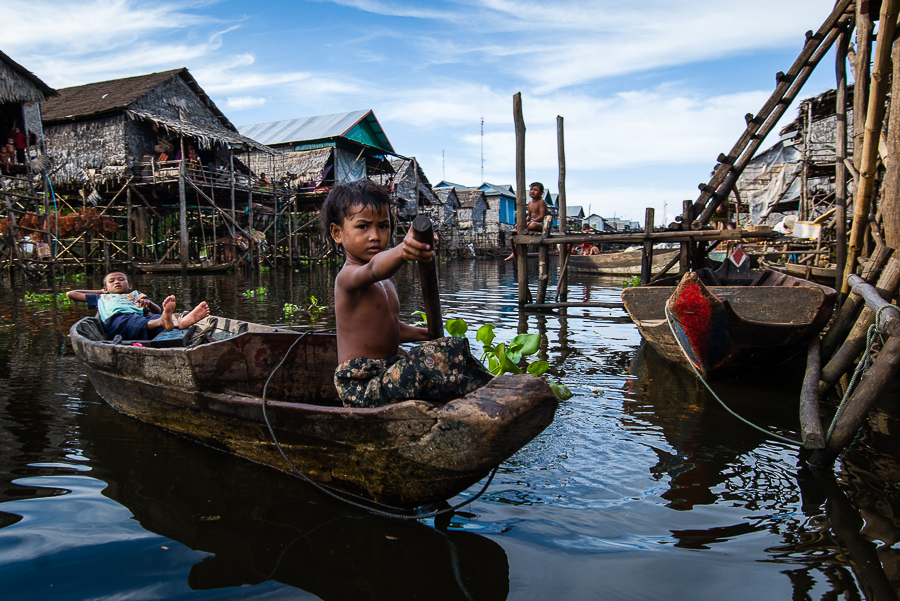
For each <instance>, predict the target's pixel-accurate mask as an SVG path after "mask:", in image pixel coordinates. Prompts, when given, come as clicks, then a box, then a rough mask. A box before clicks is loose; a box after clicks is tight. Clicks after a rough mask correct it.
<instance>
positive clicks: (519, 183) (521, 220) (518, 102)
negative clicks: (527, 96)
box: [513, 92, 530, 307]
mask: <svg viewBox="0 0 900 601" xmlns="http://www.w3.org/2000/svg"><path fill="white" fill-rule="evenodd" d="M513 121H514V122H515V125H516V234H518V235H519V236H521V235H523V234H525V221H526V216H525V214H526V213H525V118H524V117H523V116H522V92H516V93H515V94H514V95H513ZM513 248H514V250H516V268H517V271H518V274H517V275H518V282H519V306H520V307H521V306H522V305H524V304H525V303H527V302H528V301H529V300H530V299H529V298H528V297H529V292H528V246H527V245H525V244H523V245H522V247H521V248H519V249H515V243H513Z"/></svg>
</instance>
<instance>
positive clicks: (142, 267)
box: [132, 261, 237, 273]
mask: <svg viewBox="0 0 900 601" xmlns="http://www.w3.org/2000/svg"><path fill="white" fill-rule="evenodd" d="M132 266H133V267H134V268H135V269H137V270H138V271H142V272H144V273H181V264H180V263H132ZM236 266H237V261H232V262H230V263H212V264H203V263H189V264H188V266H187V271H188V273H225V272H227V271H229V270H231V269H234V268H235V267H236Z"/></svg>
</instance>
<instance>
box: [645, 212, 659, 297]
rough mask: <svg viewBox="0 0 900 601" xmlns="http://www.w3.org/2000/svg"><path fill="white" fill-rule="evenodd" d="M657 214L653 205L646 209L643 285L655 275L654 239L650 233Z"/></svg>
mask: <svg viewBox="0 0 900 601" xmlns="http://www.w3.org/2000/svg"><path fill="white" fill-rule="evenodd" d="M655 214H656V211H654V210H653V209H652V208H651V207H647V209H646V210H645V211H644V236H645V237H644V252H643V254H642V255H641V286H646V285H647V284H649V283H650V277H651V276H652V275H653V240H651V239H650V234H651V233H653V217H654V215H655Z"/></svg>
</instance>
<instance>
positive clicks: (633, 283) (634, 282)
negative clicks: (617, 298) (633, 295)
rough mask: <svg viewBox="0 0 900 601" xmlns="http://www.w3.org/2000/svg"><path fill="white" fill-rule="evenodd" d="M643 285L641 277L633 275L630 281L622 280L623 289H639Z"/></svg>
mask: <svg viewBox="0 0 900 601" xmlns="http://www.w3.org/2000/svg"><path fill="white" fill-rule="evenodd" d="M640 285H641V276H639V275H633V276H631V277H630V278H628V279H625V280H622V288H638V287H640Z"/></svg>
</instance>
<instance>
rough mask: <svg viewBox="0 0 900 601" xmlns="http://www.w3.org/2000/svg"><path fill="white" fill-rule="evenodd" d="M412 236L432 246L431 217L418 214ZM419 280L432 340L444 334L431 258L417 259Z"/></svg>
mask: <svg viewBox="0 0 900 601" xmlns="http://www.w3.org/2000/svg"><path fill="white" fill-rule="evenodd" d="M412 229H413V237H414V238H415V239H416V240H418V241H419V242H424V243H426V244H430V245H431V246H432V248H434V228H433V227H432V225H431V219H429V218H428V217H426V216H425V215H419V216H418V217H416V218H415V219H414V220H413V222H412ZM419 282H420V283H421V285H422V298H423V300H424V301H425V317H426V319H427V321H428V336H429V337H430V338H431V339H432V340H434V339H435V338H440V337H441V336H443V335H444V320H443V318H442V317H441V297H440V293H439V291H438V281H437V264H436V262H435V261H434V260H433V259H432V260H431V261H430V262H428V263H422V262H421V261H419Z"/></svg>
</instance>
